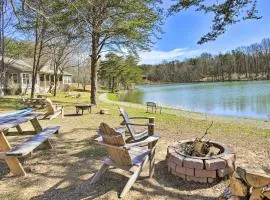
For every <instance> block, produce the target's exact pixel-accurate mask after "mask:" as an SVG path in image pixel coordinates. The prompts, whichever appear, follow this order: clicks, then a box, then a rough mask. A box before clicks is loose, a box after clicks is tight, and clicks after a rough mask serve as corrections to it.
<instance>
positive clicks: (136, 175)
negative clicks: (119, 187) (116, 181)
mask: <svg viewBox="0 0 270 200" xmlns="http://www.w3.org/2000/svg"><path fill="white" fill-rule="evenodd" d="M141 170H142V166H140V167H138V169H137V170H136V171H135V172H134V174H133V175H132V176H131V177H130V178H129V180H128V182H127V184H126V185H125V187H124V189H123V191H122V192H121V194H120V198H123V197H124V196H125V195H126V194H127V193H128V191H129V190H130V188H131V187H132V185H133V184H134V183H135V181H136V180H137V178H138V176H139V175H140V173H141Z"/></svg>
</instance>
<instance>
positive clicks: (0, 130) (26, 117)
mask: <svg viewBox="0 0 270 200" xmlns="http://www.w3.org/2000/svg"><path fill="white" fill-rule="evenodd" d="M40 115H41V114H39V113H33V112H30V113H29V112H26V113H18V114H10V115H6V116H5V117H0V159H4V160H5V162H6V163H7V165H8V167H9V169H10V171H11V173H12V174H13V175H20V176H24V175H26V173H25V171H24V169H23V167H22V164H21V163H20V161H19V160H18V157H21V156H26V155H28V154H29V153H31V152H32V151H34V150H35V149H36V148H37V147H39V146H40V145H41V144H43V143H44V144H46V146H47V147H48V148H52V146H51V143H50V141H49V138H50V137H51V136H52V135H53V134H56V133H58V131H59V128H60V127H59V126H52V127H48V128H45V129H43V128H42V127H41V125H40V123H39V121H38V119H37V117H38V116H40ZM28 121H30V122H31V124H32V126H33V128H34V130H33V131H23V130H22V128H21V127H20V125H21V124H23V123H26V122H28ZM14 127H15V128H16V129H17V131H13V132H10V131H9V129H10V128H14ZM24 135H32V136H31V137H30V138H29V139H27V140H26V141H25V142H23V143H22V144H18V145H16V146H14V147H11V145H10V144H9V142H8V136H24Z"/></svg>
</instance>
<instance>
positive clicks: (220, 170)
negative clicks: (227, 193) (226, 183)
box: [166, 140, 235, 183]
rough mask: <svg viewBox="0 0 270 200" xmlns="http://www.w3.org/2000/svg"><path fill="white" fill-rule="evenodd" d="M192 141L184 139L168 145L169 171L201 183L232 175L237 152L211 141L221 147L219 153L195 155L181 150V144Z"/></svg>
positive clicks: (167, 159)
mask: <svg viewBox="0 0 270 200" xmlns="http://www.w3.org/2000/svg"><path fill="white" fill-rule="evenodd" d="M192 142H193V140H184V141H181V142H180V143H176V144H174V145H173V146H169V147H168V149H167V156H166V162H167V165H168V171H169V173H171V174H173V175H175V176H178V177H180V178H182V179H183V180H187V181H194V182H199V183H213V182H215V181H217V180H221V179H224V178H229V176H231V175H232V173H233V172H234V169H235V164H234V163H235V154H234V153H233V152H232V150H231V149H230V148H228V147H227V146H226V145H224V144H221V143H218V142H213V141H211V144H212V145H213V146H215V147H218V148H220V150H221V151H220V153H219V154H217V155H213V156H205V157H195V156H190V155H186V154H185V153H184V152H181V151H179V145H181V144H189V143H192Z"/></svg>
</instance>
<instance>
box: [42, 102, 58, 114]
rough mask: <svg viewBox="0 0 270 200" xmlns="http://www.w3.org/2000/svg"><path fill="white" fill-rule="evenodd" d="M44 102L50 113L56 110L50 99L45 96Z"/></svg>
mask: <svg viewBox="0 0 270 200" xmlns="http://www.w3.org/2000/svg"><path fill="white" fill-rule="evenodd" d="M45 103H46V108H47V112H48V113H52V114H53V113H55V111H56V110H55V107H54V106H53V102H52V100H51V99H49V98H46V99H45Z"/></svg>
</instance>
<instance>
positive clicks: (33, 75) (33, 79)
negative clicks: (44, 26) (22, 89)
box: [31, 18, 38, 98]
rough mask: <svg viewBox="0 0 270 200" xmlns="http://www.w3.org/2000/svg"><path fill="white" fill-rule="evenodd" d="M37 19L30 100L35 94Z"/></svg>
mask: <svg viewBox="0 0 270 200" xmlns="http://www.w3.org/2000/svg"><path fill="white" fill-rule="evenodd" d="M37 26H38V18H37V19H36V27H35V47H34V59H33V69H32V79H31V80H32V82H31V98H33V97H34V93H35V80H36V77H35V74H36V68H37V64H36V62H37V61H36V60H37V48H38V28H37Z"/></svg>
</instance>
